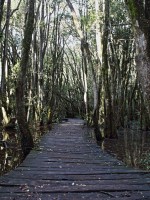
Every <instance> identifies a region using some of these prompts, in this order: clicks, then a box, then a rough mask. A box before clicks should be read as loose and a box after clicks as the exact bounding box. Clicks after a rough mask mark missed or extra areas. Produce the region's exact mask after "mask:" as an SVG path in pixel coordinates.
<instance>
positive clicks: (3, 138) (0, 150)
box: [0, 129, 22, 175]
mask: <svg viewBox="0 0 150 200" xmlns="http://www.w3.org/2000/svg"><path fill="white" fill-rule="evenodd" d="M21 160H22V151H21V145H20V134H19V132H18V131H17V130H15V129H14V130H7V131H6V130H3V131H2V132H1V133H0V175H2V174H4V173H5V172H7V171H9V170H11V169H12V168H14V167H15V166H17V165H18V164H20V162H21Z"/></svg>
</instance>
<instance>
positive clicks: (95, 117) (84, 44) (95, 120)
mask: <svg viewBox="0 0 150 200" xmlns="http://www.w3.org/2000/svg"><path fill="white" fill-rule="evenodd" d="M66 2H67V4H68V6H69V8H70V10H71V13H72V17H73V22H74V25H75V27H76V31H77V33H78V35H79V37H80V40H81V50H82V53H83V55H86V57H87V60H88V64H89V65H90V67H91V72H92V79H93V94H94V109H93V123H94V128H95V136H96V139H97V140H98V141H100V140H101V139H102V136H101V133H100V129H99V124H98V122H99V110H98V109H99V99H98V98H99V86H98V84H97V80H96V73H95V70H94V67H93V62H92V56H91V52H90V48H89V44H88V43H87V41H86V38H85V37H84V34H83V32H82V30H81V28H80V23H79V21H78V18H77V15H76V12H75V10H74V7H73V5H72V3H71V2H70V0H66Z"/></svg>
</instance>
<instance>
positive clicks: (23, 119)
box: [16, 0, 35, 156]
mask: <svg viewBox="0 0 150 200" xmlns="http://www.w3.org/2000/svg"><path fill="white" fill-rule="evenodd" d="M34 4H35V0H30V1H29V2H28V5H29V10H28V14H27V19H26V24H25V29H24V39H23V41H22V54H21V61H20V73H19V78H18V83H17V87H16V108H17V121H18V125H19V129H20V132H21V146H22V150H23V154H24V156H26V155H27V154H28V153H29V152H30V150H31V149H32V148H33V146H34V144H33V138H32V135H31V132H30V130H29V127H28V124H27V116H26V110H25V88H26V80H27V79H26V76H27V69H28V68H29V67H28V65H29V63H28V61H29V53H30V44H31V40H32V33H33V26H34Z"/></svg>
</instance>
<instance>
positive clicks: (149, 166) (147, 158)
mask: <svg viewBox="0 0 150 200" xmlns="http://www.w3.org/2000/svg"><path fill="white" fill-rule="evenodd" d="M140 165H141V167H142V168H144V169H146V170H150V152H147V153H145V154H143V157H142V158H141V160H140Z"/></svg>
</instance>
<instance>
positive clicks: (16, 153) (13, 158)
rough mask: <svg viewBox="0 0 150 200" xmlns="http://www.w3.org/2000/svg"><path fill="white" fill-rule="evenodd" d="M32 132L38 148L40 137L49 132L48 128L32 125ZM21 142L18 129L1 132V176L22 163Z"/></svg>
mask: <svg viewBox="0 0 150 200" xmlns="http://www.w3.org/2000/svg"><path fill="white" fill-rule="evenodd" d="M30 130H31V133H32V136H33V140H34V143H35V146H36V145H37V144H38V142H39V140H40V137H41V136H42V135H43V134H44V133H45V132H47V127H39V126H36V125H32V128H31V127H30ZM20 140H21V137H20V133H19V131H18V130H17V128H16V129H15V128H14V129H10V130H8V129H7V130H2V131H1V132H0V175H3V174H4V173H6V172H8V171H10V170H12V169H13V168H15V167H17V166H18V165H19V164H20V163H21V162H22V159H23V154H22V150H21V142H20Z"/></svg>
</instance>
